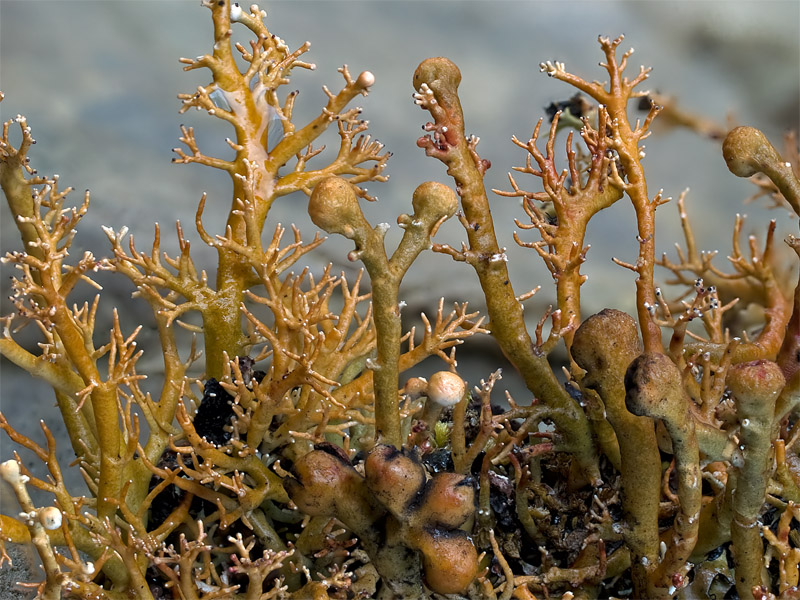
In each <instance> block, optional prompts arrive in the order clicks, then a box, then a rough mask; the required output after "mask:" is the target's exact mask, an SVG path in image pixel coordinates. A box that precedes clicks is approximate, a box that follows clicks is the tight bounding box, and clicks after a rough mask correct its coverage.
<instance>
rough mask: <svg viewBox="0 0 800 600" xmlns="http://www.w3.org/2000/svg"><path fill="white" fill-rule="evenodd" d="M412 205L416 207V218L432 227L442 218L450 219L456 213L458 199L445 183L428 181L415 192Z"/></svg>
mask: <svg viewBox="0 0 800 600" xmlns="http://www.w3.org/2000/svg"><path fill="white" fill-rule="evenodd" d="M411 205H412V206H413V207H414V216H415V217H416V218H417V219H421V220H422V221H423V222H424V223H427V224H428V226H429V227H430V226H432V225H434V224H435V223H436V222H437V221H438V220H439V219H441V218H442V217H445V218H448V219H449V218H450V217H452V216H453V215H454V214H455V213H456V210H458V198H457V197H456V193H455V192H454V191H453V190H451V189H450V188H449V187H447V186H446V185H444V184H443V183H439V182H437V181H426V182H425V183H423V184H421V185H419V186H417V189H415V190H414V195H413V196H412V199H411Z"/></svg>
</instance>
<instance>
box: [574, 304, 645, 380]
mask: <svg viewBox="0 0 800 600" xmlns="http://www.w3.org/2000/svg"><path fill="white" fill-rule="evenodd" d="M570 352H571V353H572V358H573V359H574V360H575V362H576V363H578V366H579V367H580V368H581V369H583V370H584V371H586V377H585V378H584V382H583V383H584V385H587V386H591V385H592V384H593V383H595V380H596V379H598V378H599V377H602V376H603V375H604V374H605V373H607V372H608V371H609V370H611V371H613V372H617V373H620V375H621V374H622V373H623V372H624V370H625V369H626V368H627V367H628V365H629V364H630V363H631V361H632V360H633V359H634V358H636V357H637V356H639V354H641V352H642V344H641V342H640V341H639V332H638V330H637V327H636V321H635V320H634V318H633V317H631V316H630V315H629V314H627V313H624V312H622V311H619V310H615V309H613V308H606V309H604V310H602V311H600V312H599V313H597V314H596V315H592V316H591V317H589V318H588V319H586V320H585V321H584V322H583V323H581V326H580V327H578V329H577V331H576V332H575V337H574V338H573V340H572V348H571V350H570Z"/></svg>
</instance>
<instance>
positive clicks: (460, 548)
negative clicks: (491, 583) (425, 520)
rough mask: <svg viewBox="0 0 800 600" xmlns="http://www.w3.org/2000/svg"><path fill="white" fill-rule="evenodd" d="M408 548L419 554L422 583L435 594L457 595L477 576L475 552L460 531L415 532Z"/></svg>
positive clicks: (435, 530) (473, 547) (410, 536)
mask: <svg viewBox="0 0 800 600" xmlns="http://www.w3.org/2000/svg"><path fill="white" fill-rule="evenodd" d="M409 542H410V544H411V546H412V547H413V548H415V549H417V550H419V551H420V552H421V553H422V566H423V569H424V573H425V583H426V584H427V586H428V587H429V588H430V589H432V590H433V591H434V592H436V593H437V594H461V593H464V592H465V591H466V590H467V588H468V587H469V586H470V584H471V583H472V582H473V581H474V580H475V577H477V576H478V552H477V550H475V545H474V544H473V543H472V540H471V539H470V538H469V536H468V535H467V534H466V532H464V531H461V530H458V529H457V530H455V531H447V530H444V529H415V530H413V531H411V532H410V534H409Z"/></svg>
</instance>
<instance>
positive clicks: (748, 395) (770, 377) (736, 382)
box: [725, 360, 786, 420]
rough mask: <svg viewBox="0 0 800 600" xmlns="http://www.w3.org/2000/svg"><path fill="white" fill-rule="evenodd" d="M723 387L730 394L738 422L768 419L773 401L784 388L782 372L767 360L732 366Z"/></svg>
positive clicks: (771, 414) (784, 380)
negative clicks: (746, 419)
mask: <svg viewBox="0 0 800 600" xmlns="http://www.w3.org/2000/svg"><path fill="white" fill-rule="evenodd" d="M725 384H726V385H727V386H728V389H729V390H730V391H731V393H732V394H733V398H734V401H735V402H736V413H737V414H738V416H739V418H740V419H742V418H749V419H754V418H761V419H769V420H771V419H772V416H773V413H774V412H775V401H776V400H777V398H778V395H780V393H781V391H782V390H783V387H784V386H785V385H786V379H785V378H784V376H783V371H781V368H780V367H779V366H778V365H777V363H775V362H773V361H771V360H754V361H751V362H746V363H739V364H737V365H734V366H732V367H731V368H730V370H729V371H728V375H727V377H726V378H725Z"/></svg>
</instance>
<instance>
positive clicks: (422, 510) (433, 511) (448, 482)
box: [412, 473, 475, 529]
mask: <svg viewBox="0 0 800 600" xmlns="http://www.w3.org/2000/svg"><path fill="white" fill-rule="evenodd" d="M474 512H475V480H474V479H472V477H468V476H466V475H461V474H458V473H437V474H436V475H434V476H433V478H432V479H431V480H430V481H429V482H428V485H426V486H425V490H424V491H423V493H422V498H421V499H420V502H419V504H418V506H417V508H416V510H414V514H413V516H412V520H413V522H414V523H415V524H418V525H420V526H428V527H430V526H440V527H445V528H448V529H455V528H456V527H460V526H461V525H463V524H464V523H465V522H466V520H467V519H469V518H470V517H471V516H472V515H473V513H474Z"/></svg>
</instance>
